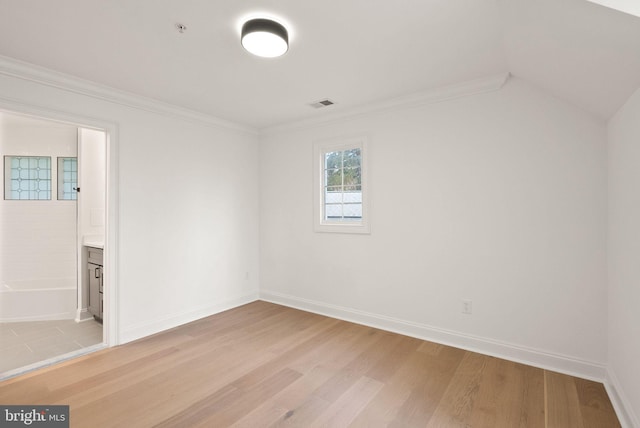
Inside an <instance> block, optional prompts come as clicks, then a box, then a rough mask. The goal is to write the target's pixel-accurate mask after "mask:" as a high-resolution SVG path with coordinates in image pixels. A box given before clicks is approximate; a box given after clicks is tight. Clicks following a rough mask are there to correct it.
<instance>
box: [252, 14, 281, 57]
mask: <svg viewBox="0 0 640 428" xmlns="http://www.w3.org/2000/svg"><path fill="white" fill-rule="evenodd" d="M242 46H243V47H244V48H245V49H246V50H248V51H249V52H251V53H252V54H254V55H257V56H261V57H265V58H275V57H277V56H281V55H284V54H285V52H287V50H288V49H289V34H288V33H287V29H286V28H284V26H283V25H282V24H279V23H277V22H275V21H272V20H270V19H263V18H258V19H251V20H249V21H247V22H245V23H244V25H243V26H242Z"/></svg>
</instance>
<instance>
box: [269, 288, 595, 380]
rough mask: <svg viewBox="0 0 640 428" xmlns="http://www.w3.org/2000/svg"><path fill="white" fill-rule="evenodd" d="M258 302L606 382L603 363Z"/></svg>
mask: <svg viewBox="0 0 640 428" xmlns="http://www.w3.org/2000/svg"><path fill="white" fill-rule="evenodd" d="M260 300H264V301H267V302H272V303H277V304H280V305H284V306H289V307H292V308H296V309H301V310H304V311H307V312H313V313H317V314H321V315H326V316H329V317H332V318H338V319H341V320H345V321H350V322H354V323H357V324H363V325H367V326H370V327H375V328H379V329H382V330H386V331H391V332H394V333H399V334H403V335H405V336H411V337H415V338H418V339H423V340H428V341H431V342H436V343H440V344H443V345H449V346H453V347H456V348H461V349H465V350H468V351H473V352H478V353H480V354H484V355H490V356H493V357H498V358H503V359H506V360H510V361H515V362H518V363H523V364H527V365H530V366H534V367H539V368H542V369H547V370H553V371H556V372H559V373H564V374H568V375H571V376H576V377H581V378H584V379H589V380H594V381H597V382H603V381H604V379H605V372H606V368H605V365H604V364H600V363H596V362H592V361H585V360H581V359H578V358H573V357H569V356H566V355H561V354H554V353H550V352H546V351H541V350H537V349H533V348H526V347H523V346H519V345H514V344H510V343H506V342H501V341H497V340H493V339H488V338H484V337H478V336H472V335H469V334H464V333H460V332H456V331H451V330H446V329H442V328H438V327H433V326H429V325H425V324H420V323H415V322H412V321H406V320H401V319H397V318H392V317H387V316H384V315H378V314H373V313H370V312H364V311H360V310H357V309H352V308H346V307H342V306H336V305H331V304H327V303H323V302H318V301H313V300H308V299H302V298H299V297H295V296H290V295H286V294H282V293H277V292H272V291H266V290H265V291H260Z"/></svg>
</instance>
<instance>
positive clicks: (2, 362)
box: [0, 320, 102, 378]
mask: <svg viewBox="0 0 640 428" xmlns="http://www.w3.org/2000/svg"><path fill="white" fill-rule="evenodd" d="M98 343H102V325H101V324H100V323H98V322H96V321H94V320H90V321H85V322H81V323H77V322H75V321H74V320H57V321H32V322H11V323H0V378H2V377H4V376H3V374H4V373H5V372H8V371H10V370H14V369H18V368H20V367H24V366H28V365H30V364H34V363H36V362H39V361H44V360H47V359H49V358H53V357H58V356H60V355H63V354H66V353H69V352H73V351H77V350H79V349H82V348H86V347H89V346H92V345H96V344H98Z"/></svg>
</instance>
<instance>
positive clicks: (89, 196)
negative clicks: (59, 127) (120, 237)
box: [78, 128, 107, 242]
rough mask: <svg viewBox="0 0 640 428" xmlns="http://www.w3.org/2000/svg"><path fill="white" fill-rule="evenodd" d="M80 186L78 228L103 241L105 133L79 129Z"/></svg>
mask: <svg viewBox="0 0 640 428" xmlns="http://www.w3.org/2000/svg"><path fill="white" fill-rule="evenodd" d="M78 133H79V138H78V145H79V158H78V169H79V171H78V186H79V187H80V194H79V195H78V202H79V203H80V210H79V211H80V212H79V213H78V214H79V215H78V223H79V225H78V229H79V233H80V235H81V237H80V238H81V239H80V240H81V241H82V238H83V237H95V238H97V239H98V240H102V241H103V242H104V219H105V215H104V214H105V197H106V195H105V188H106V183H105V179H106V174H107V171H106V167H107V160H106V154H107V152H106V150H107V147H106V146H107V140H106V134H105V133H104V132H103V131H98V130H95V129H85V128H80V129H79V130H78Z"/></svg>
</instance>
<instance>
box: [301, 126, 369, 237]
mask: <svg viewBox="0 0 640 428" xmlns="http://www.w3.org/2000/svg"><path fill="white" fill-rule="evenodd" d="M366 151H367V140H366V138H365V137H359V138H349V139H339V140H328V141H319V142H315V143H314V158H315V160H314V200H315V202H314V211H315V216H316V220H315V222H314V224H315V226H314V228H315V230H316V231H317V232H338V233H370V229H369V214H368V213H369V209H368V203H369V198H368V196H367V192H368V186H367V180H366V177H367V174H368V172H367V164H366V162H365V155H366Z"/></svg>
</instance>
